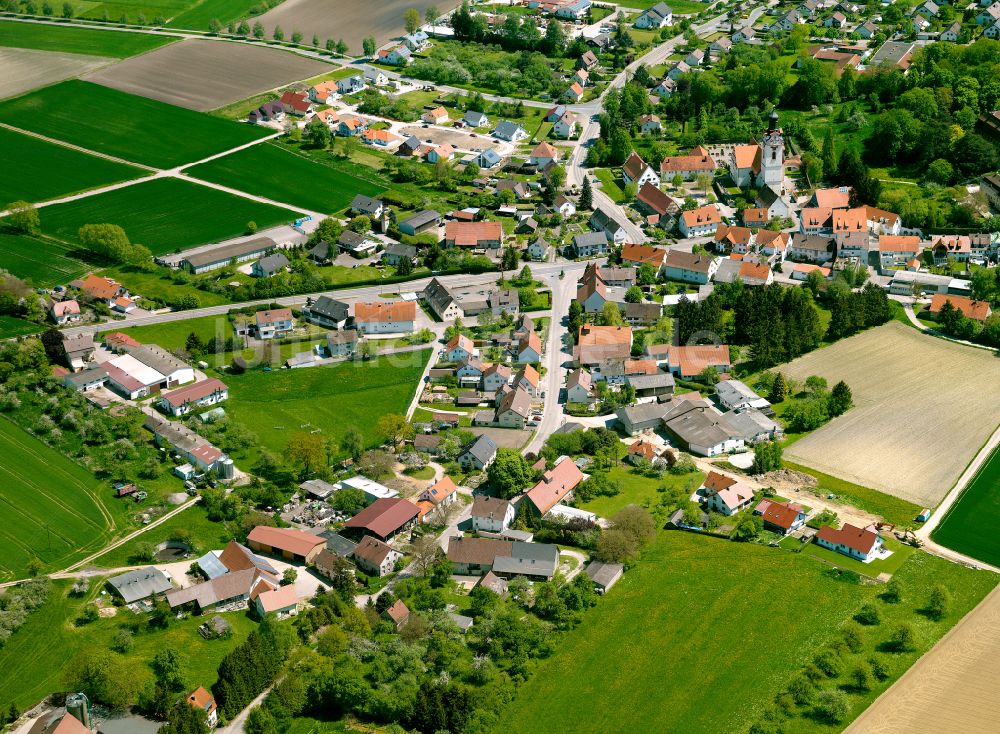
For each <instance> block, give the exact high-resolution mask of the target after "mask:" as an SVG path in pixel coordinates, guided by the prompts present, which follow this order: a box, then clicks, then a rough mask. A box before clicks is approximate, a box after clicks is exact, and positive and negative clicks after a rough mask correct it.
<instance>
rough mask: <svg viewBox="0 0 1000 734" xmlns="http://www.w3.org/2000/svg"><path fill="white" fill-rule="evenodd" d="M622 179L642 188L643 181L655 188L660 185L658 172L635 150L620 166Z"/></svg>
mask: <svg viewBox="0 0 1000 734" xmlns="http://www.w3.org/2000/svg"><path fill="white" fill-rule="evenodd" d="M622 179H624V181H625V183H626V184H630V183H634V184H635V185H636V187H637V188H642V185H643V184H645V183H651V184H653V186H656V187H657V188H659V186H660V174H658V173H657V172H656V170H655V169H654V168H653V167H652V166H651V165H649V164H648V163H646V161H644V160H643V159H642V158H641V157H640V156H639V154H638V153H636V152H635V151H633V152H632V155H630V156H629V157H628V160H626V161H625V165H623V166H622Z"/></svg>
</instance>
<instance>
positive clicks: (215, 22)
mask: <svg viewBox="0 0 1000 734" xmlns="http://www.w3.org/2000/svg"><path fill="white" fill-rule="evenodd" d="M221 30H222V23H220V22H219V19H218V18H212V19H211V20H210V21H208V32H209V33H211V34H212V35H213V36H217V35H219V32H220V31H221Z"/></svg>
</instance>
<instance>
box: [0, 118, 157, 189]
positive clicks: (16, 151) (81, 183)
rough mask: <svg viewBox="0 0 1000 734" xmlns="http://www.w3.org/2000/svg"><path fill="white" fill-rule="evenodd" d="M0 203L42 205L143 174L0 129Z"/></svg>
mask: <svg viewBox="0 0 1000 734" xmlns="http://www.w3.org/2000/svg"><path fill="white" fill-rule="evenodd" d="M0 168H2V170H4V171H10V172H14V171H16V175H7V176H3V177H2V178H0V202H4V203H7V202H11V201H20V200H24V201H32V202H36V201H45V200H46V199H55V198H57V197H60V196H66V195H68V194H74V193H76V192H78V191H85V190H87V189H93V188H97V187H100V186H105V185H107V184H113V183H118V182H119V181H128V180H129V179H133V178H139V177H140V176H145V175H146V171H144V170H142V169H140V168H135V167H133V166H126V165H125V164H123V163H115V162H114V161H109V160H107V159H106V158H98V157H97V156H93V155H87V154H86V153H81V152H80V151H78V150H74V149H72V148H66V147H63V146H61V145H56V144H55V143H49V142H46V141H45V140H40V139H38V138H33V137H31V136H30V135H23V134H21V133H17V132H14V131H12V130H7V129H6V128H0Z"/></svg>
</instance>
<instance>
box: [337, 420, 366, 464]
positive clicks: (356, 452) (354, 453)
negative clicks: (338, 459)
mask: <svg viewBox="0 0 1000 734" xmlns="http://www.w3.org/2000/svg"><path fill="white" fill-rule="evenodd" d="M340 449H341V451H344V452H346V453H347V454H348V455H349V456H350V457H351V458H352V459H354V460H355V461H357V460H358V458H359V457H360V456H361V454H362V453H364V450H365V440H364V437H363V436H362V435H361V431H359V430H358V429H357V428H348V429H347V433H345V434H344V437H343V438H342V439H340Z"/></svg>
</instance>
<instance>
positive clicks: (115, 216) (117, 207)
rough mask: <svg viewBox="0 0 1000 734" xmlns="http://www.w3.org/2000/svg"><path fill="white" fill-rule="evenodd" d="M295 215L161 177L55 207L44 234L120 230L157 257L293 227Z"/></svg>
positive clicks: (45, 215)
mask: <svg viewBox="0 0 1000 734" xmlns="http://www.w3.org/2000/svg"><path fill="white" fill-rule="evenodd" d="M295 217H296V213H295V212H293V211H290V210H288V209H280V208H278V207H276V206H271V205H270V204H260V203H258V202H256V201H251V200H250V199H244V198H242V197H239V196H234V195H232V194H228V193H226V192H225V191H218V190H216V189H211V188H208V187H207V186H201V185H199V184H193V183H190V182H188V181H182V180H180V179H176V178H157V179H153V180H150V181H144V182H142V183H139V184H136V185H135V186H127V187H125V188H121V189H115V190H114V191H108V192H105V193H103V194H98V195H96V196H91V197H87V198H84V199H78V200H76V201H70V202H66V203H64V204H54V205H52V206H49V207H46V208H45V209H44V211H42V212H41V219H42V231H43V232H45V233H46V234H49V235H51V236H53V237H56V238H58V239H60V240H64V241H66V242H75V241H76V237H77V232H78V231H79V229H80V227H82V226H83V225H84V224H99V223H109V224H117V225H119V226H121V227H122V228H123V229H124V230H125V233H126V234H127V235H128V237H129V239H130V240H131V241H132V242H136V243H138V244H142V245H145V246H146V247H148V248H149V249H150V250H151V251H152V253H153V254H154V255H162V254H164V253H168V252H178V251H180V250H184V249H186V248H189V247H195V246H197V245H203V244H205V243H208V242H217V241H221V240H225V239H228V238H230V237H236V236H238V235H241V234H244V233H245V231H246V225H247V222H250V221H253V222H256V223H257V225H258V226H259V227H260V228H261V229H265V228H267V227H271V226H274V225H276V224H280V223H282V222H290V221H291V220H293V219H294V218H295Z"/></svg>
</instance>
